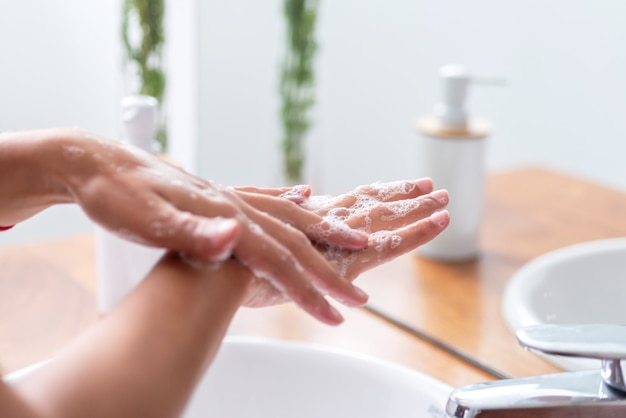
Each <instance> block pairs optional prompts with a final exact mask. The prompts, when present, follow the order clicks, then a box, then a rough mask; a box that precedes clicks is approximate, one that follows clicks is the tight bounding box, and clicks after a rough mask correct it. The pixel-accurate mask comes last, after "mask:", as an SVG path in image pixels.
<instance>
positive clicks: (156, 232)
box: [149, 207, 240, 261]
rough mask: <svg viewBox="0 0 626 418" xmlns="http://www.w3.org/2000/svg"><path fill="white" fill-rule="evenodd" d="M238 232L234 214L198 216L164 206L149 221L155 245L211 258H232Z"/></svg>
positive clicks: (200, 257)
mask: <svg viewBox="0 0 626 418" xmlns="http://www.w3.org/2000/svg"><path fill="white" fill-rule="evenodd" d="M239 235H240V226H239V222H237V221H236V220H235V219H233V218H223V217H214V218H209V217H204V216H198V215H194V214H191V213H189V212H182V211H179V210H178V209H176V208H174V207H170V208H168V209H164V210H162V211H161V212H160V216H158V217H157V218H155V219H153V220H152V221H151V222H150V225H149V236H150V240H151V242H152V245H154V246H159V247H164V248H170V249H173V250H176V251H180V252H183V253H186V254H189V255H190V256H192V257H196V258H199V259H201V260H209V261H222V260H225V259H227V258H229V257H230V256H231V254H232V252H233V249H234V248H235V246H236V245H237V242H238V239H239Z"/></svg>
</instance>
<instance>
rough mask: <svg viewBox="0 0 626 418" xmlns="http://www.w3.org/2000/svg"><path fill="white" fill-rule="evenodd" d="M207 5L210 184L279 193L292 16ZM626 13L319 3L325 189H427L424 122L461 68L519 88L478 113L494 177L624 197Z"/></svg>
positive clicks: (276, 5)
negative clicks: (511, 171) (397, 185)
mask: <svg viewBox="0 0 626 418" xmlns="http://www.w3.org/2000/svg"><path fill="white" fill-rule="evenodd" d="M202 4H203V7H202V13H200V19H201V22H202V23H201V25H200V26H201V27H202V29H201V32H200V33H201V39H200V42H201V45H202V47H201V49H200V55H201V62H202V65H201V72H200V74H201V80H202V81H201V89H200V91H201V100H202V102H201V106H200V114H201V116H200V117H201V120H202V123H201V133H202V135H201V138H200V140H201V144H200V149H201V152H200V153H199V155H200V158H201V160H202V161H201V162H202V165H201V172H202V173H203V174H205V175H207V176H209V177H213V178H215V179H217V180H221V181H223V182H225V183H259V182H271V181H272V180H273V177H272V173H273V172H275V169H273V168H272V167H271V166H272V165H273V164H275V163H276V160H275V158H276V156H275V155H274V156H272V155H273V154H272V155H270V154H268V149H271V150H275V149H276V147H277V145H276V141H277V140H278V137H279V126H278V117H277V109H278V102H277V95H276V85H277V79H276V76H277V73H278V69H277V66H278V62H279V57H280V50H281V47H282V39H281V33H282V32H281V29H282V26H281V25H282V22H281V17H280V7H281V2H280V1H277V0H274V1H271V2H269V1H265V2H258V1H254V0H231V1H226V0H222V1H211V2H203V3H202ZM624 12H626V4H625V3H623V2H621V1H619V0H612V1H604V2H591V1H565V0H561V1H553V2H548V3H546V2H543V1H538V0H534V1H527V0H524V1H522V0H516V1H506V2H501V1H497V0H478V1H473V2H464V1H461V0H442V1H437V2H426V1H415V0H396V1H393V2H381V1H364V0H344V1H340V2H321V13H322V15H321V21H320V26H319V38H320V43H321V51H320V55H319V60H318V67H319V68H318V76H319V86H318V88H319V90H318V92H319V94H318V106H317V108H316V120H317V125H316V128H315V131H314V133H313V134H312V135H311V138H310V141H311V142H312V143H313V144H315V146H316V147H321V148H322V149H323V153H322V157H321V158H319V159H318V161H316V164H315V165H316V167H319V166H320V165H323V170H318V175H317V177H316V178H315V180H316V181H317V182H318V183H321V189H322V190H323V191H324V192H332V193H335V192H339V191H342V190H346V189H348V188H351V187H352V186H353V185H356V184H359V183H363V182H370V181H374V180H378V179H382V180H384V179H393V178H400V177H412V176H415V175H416V173H418V172H419V167H416V166H415V164H416V163H415V160H416V159H415V155H416V153H417V152H418V147H417V140H416V137H415V134H414V131H413V124H414V119H415V117H416V116H418V115H422V114H425V113H428V112H429V111H430V109H431V107H432V105H433V104H434V102H435V101H436V98H437V95H438V84H437V81H438V80H437V78H436V77H437V71H438V68H439V66H441V65H443V64H446V63H449V62H455V63H462V64H465V65H467V66H468V67H470V68H471V69H473V70H474V71H476V72H479V73H486V74H497V75H502V76H504V77H506V78H507V79H509V86H508V87H505V88H499V89H496V88H486V87H485V88H476V89H475V90H474V91H472V96H471V100H470V106H471V109H472V110H473V112H474V113H476V114H480V115H483V116H486V117H488V118H489V119H491V120H492V121H493V123H494V124H495V127H496V130H495V134H494V136H493V137H492V138H491V139H490V144H489V155H488V164H489V168H490V169H502V168H507V167H514V166H521V165H528V164H543V165H547V166H551V167H554V168H558V169H561V170H564V171H567V172H572V173H576V174H580V175H583V176H586V177H589V178H591V179H595V180H598V181H601V182H605V183H607V184H610V185H614V186H617V187H621V188H624V189H626V176H625V175H624V174H626V168H625V167H626V166H625V165H624V164H622V159H623V155H624V153H625V151H626V145H624V142H625V138H626V118H624V117H623V111H624V109H625V108H626V99H625V97H626V94H625V93H626V81H625V80H624V76H623V74H626V49H625V48H624V47H623V45H624V44H625V42H624V41H625V40H626V39H625V38H626V26H625V25H624V24H623V19H622V16H623V15H624ZM272 158H273V159H272ZM246 159H247V160H251V161H252V162H251V163H249V164H246V163H244V164H242V163H241V161H242V160H246ZM319 160H321V162H320V161H319ZM268 166H270V167H269V168H268ZM319 171H321V173H319ZM320 177H321V180H320Z"/></svg>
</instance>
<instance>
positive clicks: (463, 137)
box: [417, 65, 491, 261]
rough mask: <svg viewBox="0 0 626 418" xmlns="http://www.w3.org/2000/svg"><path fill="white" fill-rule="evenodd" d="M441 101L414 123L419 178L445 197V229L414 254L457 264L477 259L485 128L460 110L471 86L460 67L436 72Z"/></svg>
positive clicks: (464, 111)
mask: <svg viewBox="0 0 626 418" xmlns="http://www.w3.org/2000/svg"><path fill="white" fill-rule="evenodd" d="M440 76H441V81H442V89H443V92H442V93H443V95H442V100H441V102H440V103H439V104H437V105H436V106H435V108H434V112H433V113H434V114H433V115H431V116H427V117H425V118H421V119H419V120H418V123H417V130H418V132H419V134H420V144H419V146H420V147H419V168H420V170H421V171H420V177H430V178H432V180H433V184H434V187H435V189H447V190H448V192H449V195H450V202H449V204H448V211H449V213H450V224H449V225H448V227H447V228H446V229H445V230H444V231H443V232H442V233H441V234H440V235H439V236H437V237H436V238H435V239H433V240H432V241H430V242H428V243H426V244H425V245H423V246H421V247H419V248H418V250H417V252H418V254H421V255H424V256H426V257H429V258H434V259H439V260H444V261H463V260H469V259H472V258H475V257H476V256H478V254H479V244H478V243H479V233H480V225H481V219H482V209H483V195H484V193H483V188H484V181H485V163H484V159H485V142H486V137H487V136H488V135H489V134H490V132H491V127H490V124H489V123H488V122H487V121H486V120H484V119H479V118H476V117H470V116H468V114H467V111H466V109H465V100H466V97H467V88H468V85H469V84H470V82H472V81H473V79H472V77H471V76H470V74H469V72H468V71H467V70H466V69H465V68H464V67H462V66H460V65H446V66H444V67H442V68H441V71H440Z"/></svg>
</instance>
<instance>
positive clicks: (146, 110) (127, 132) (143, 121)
mask: <svg viewBox="0 0 626 418" xmlns="http://www.w3.org/2000/svg"><path fill="white" fill-rule="evenodd" d="M121 107H122V131H123V138H124V140H125V141H127V142H128V143H130V144H132V145H135V146H137V147H139V148H141V149H143V150H144V151H148V152H150V153H153V154H158V153H159V151H160V146H159V143H158V142H157V141H156V140H155V139H154V138H155V133H156V129H157V123H158V122H157V121H158V119H157V117H158V113H157V112H158V102H157V100H156V99H155V98H154V97H150V96H143V95H131V96H126V97H124V98H123V99H122V101H121ZM95 237H96V269H97V279H98V309H99V312H100V313H101V314H106V313H108V312H110V311H111V309H113V308H114V307H115V305H117V304H118V302H120V301H121V300H122V299H123V298H124V297H125V296H126V295H127V294H128V293H129V292H130V291H131V290H132V289H133V288H134V287H135V286H136V285H137V284H139V282H140V281H141V280H142V279H143V278H144V277H145V276H146V274H147V273H148V272H149V271H150V270H151V269H152V267H153V266H154V265H155V263H156V262H157V261H158V259H159V258H160V257H161V256H162V255H163V253H164V250H162V249H156V248H152V247H146V246H143V245H139V244H136V243H134V242H131V241H127V240H124V239H122V238H120V237H118V236H117V235H114V234H112V233H110V232H108V231H106V230H104V229H102V228H101V227H99V226H96V231H95Z"/></svg>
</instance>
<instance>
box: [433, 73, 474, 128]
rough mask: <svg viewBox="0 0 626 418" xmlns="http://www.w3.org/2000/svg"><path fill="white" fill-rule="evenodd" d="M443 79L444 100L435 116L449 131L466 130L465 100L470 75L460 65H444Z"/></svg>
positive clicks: (436, 107) (438, 105)
mask: <svg viewBox="0 0 626 418" xmlns="http://www.w3.org/2000/svg"><path fill="white" fill-rule="evenodd" d="M439 75H440V77H441V84H442V85H441V87H442V98H441V99H442V100H441V102H440V103H438V104H437V105H435V109H434V112H435V116H437V117H438V118H439V121H440V123H441V125H442V126H443V127H445V128H447V129H465V127H466V126H467V112H466V111H465V98H466V97H467V86H468V84H469V81H470V74H469V72H468V71H467V69H466V68H465V67H463V66H460V65H453V64H450V65H444V66H443V67H441V70H440V72H439Z"/></svg>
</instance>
